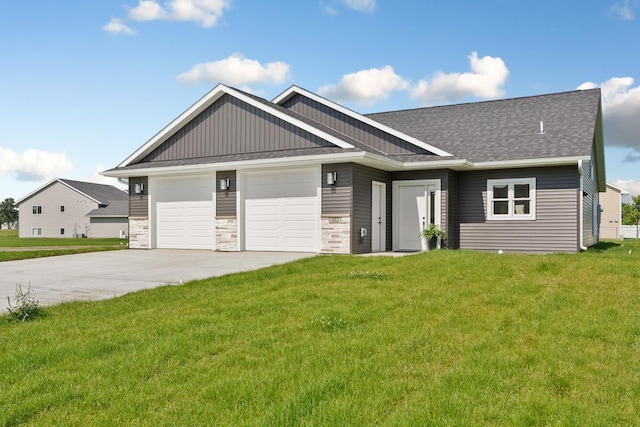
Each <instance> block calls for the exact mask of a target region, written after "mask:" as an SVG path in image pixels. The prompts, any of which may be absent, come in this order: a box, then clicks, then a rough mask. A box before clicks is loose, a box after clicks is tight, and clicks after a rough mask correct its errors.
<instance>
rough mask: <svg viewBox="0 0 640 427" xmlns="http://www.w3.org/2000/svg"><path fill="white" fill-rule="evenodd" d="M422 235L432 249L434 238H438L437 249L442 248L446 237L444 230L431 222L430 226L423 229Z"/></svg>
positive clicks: (428, 247) (427, 245)
mask: <svg viewBox="0 0 640 427" xmlns="http://www.w3.org/2000/svg"><path fill="white" fill-rule="evenodd" d="M420 235H421V236H422V238H423V239H424V240H425V242H426V247H427V250H429V249H431V242H432V241H433V239H435V240H436V245H435V247H436V249H440V247H441V244H442V239H444V231H442V230H440V228H439V227H438V226H437V225H435V224H429V227H427V228H425V229H424V230H422V232H421V233H420Z"/></svg>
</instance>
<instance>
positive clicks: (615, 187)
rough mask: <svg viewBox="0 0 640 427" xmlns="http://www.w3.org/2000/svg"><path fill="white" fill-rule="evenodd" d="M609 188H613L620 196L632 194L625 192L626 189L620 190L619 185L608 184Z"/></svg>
mask: <svg viewBox="0 0 640 427" xmlns="http://www.w3.org/2000/svg"><path fill="white" fill-rule="evenodd" d="M607 187H609V188H611V189H612V190H615V191H617V192H618V193H620V194H630V193H629V192H628V191H627V190H625V189H624V188H620V187H618V186H617V185H614V184H611V183H610V182H607Z"/></svg>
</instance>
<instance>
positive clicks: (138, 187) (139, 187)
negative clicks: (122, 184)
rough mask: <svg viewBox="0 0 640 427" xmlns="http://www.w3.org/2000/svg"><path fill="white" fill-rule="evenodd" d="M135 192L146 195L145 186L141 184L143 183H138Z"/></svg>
mask: <svg viewBox="0 0 640 427" xmlns="http://www.w3.org/2000/svg"><path fill="white" fill-rule="evenodd" d="M133 192H134V193H136V194H142V193H144V184H143V183H142V182H141V183H138V184H136V185H134V186H133Z"/></svg>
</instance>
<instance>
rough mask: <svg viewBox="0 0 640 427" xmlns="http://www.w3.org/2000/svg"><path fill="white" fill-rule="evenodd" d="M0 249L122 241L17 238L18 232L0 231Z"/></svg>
mask: <svg viewBox="0 0 640 427" xmlns="http://www.w3.org/2000/svg"><path fill="white" fill-rule="evenodd" d="M0 231H1V233H0V248H29V247H43V246H55V247H59V246H115V245H120V242H123V241H124V240H122V239H118V238H115V239H113V238H111V239H100V238H96V239H94V238H87V239H74V238H72V237H71V238H70V237H22V238H20V237H18V230H0Z"/></svg>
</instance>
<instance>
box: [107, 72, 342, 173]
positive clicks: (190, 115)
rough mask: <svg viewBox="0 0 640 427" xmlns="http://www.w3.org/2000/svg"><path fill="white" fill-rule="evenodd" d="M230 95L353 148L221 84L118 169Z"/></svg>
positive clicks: (308, 130)
mask: <svg viewBox="0 0 640 427" xmlns="http://www.w3.org/2000/svg"><path fill="white" fill-rule="evenodd" d="M225 94H227V95H231V96H233V97H234V98H237V99H239V100H241V101H244V102H246V103H247V104H249V105H252V106H254V107H256V108H258V109H260V110H262V111H264V112H266V113H269V114H271V115H273V116H275V117H278V118H279V119H282V120H284V121H286V122H288V123H291V124H292V125H294V126H296V127H299V128H300V129H303V130H305V131H307V132H309V133H311V134H314V135H316V136H318V137H320V138H322V139H324V140H326V141H329V142H331V143H332V144H335V145H336V146H338V147H340V148H354V147H353V145H351V144H349V143H348V142H346V141H343V140H341V139H340V138H336V137H335V136H333V135H330V134H328V133H326V132H323V131H321V130H319V129H317V128H315V127H313V126H311V125H309V124H307V123H305V122H303V121H300V120H298V119H296V118H293V117H291V116H289V115H287V114H284V113H282V112H281V111H278V110H276V109H275V108H272V107H269V106H268V105H266V104H263V103H262V102H258V101H256V100H255V99H253V98H251V97H249V96H246V95H245V94H244V93H241V92H238V91H237V90H234V89H232V88H230V87H228V86H225V85H223V84H218V85H217V86H216V87H214V88H213V89H212V90H210V91H209V92H208V93H207V94H206V95H205V96H203V97H202V98H200V99H199V100H198V101H197V102H196V103H195V104H193V105H192V106H191V107H189V108H188V109H187V110H186V111H185V112H184V113H182V114H181V115H180V116H178V117H177V118H176V119H175V120H173V121H172V122H171V123H169V124H168V125H167V126H165V127H164V128H163V129H162V130H161V131H160V132H158V133H157V134H155V135H154V136H153V137H152V138H151V139H150V140H149V141H147V142H146V143H145V144H144V145H143V146H142V147H140V148H139V149H138V150H136V151H135V152H134V153H133V154H131V155H130V156H129V157H127V158H126V159H125V160H124V161H123V162H122V163H120V164H119V165H118V167H123V166H127V165H129V164H130V163H132V162H134V161H136V160H139V159H140V158H141V157H143V156H144V155H146V154H148V153H150V152H151V151H153V150H154V149H155V148H157V147H158V146H159V145H160V144H162V143H163V142H165V141H166V140H167V139H169V137H171V136H172V135H173V134H175V133H176V132H177V131H178V130H179V129H181V128H182V127H183V126H185V125H186V124H187V123H189V122H190V121H191V120H193V119H194V118H195V117H196V116H197V115H198V114H200V113H202V112H203V111H204V110H205V109H207V108H208V107H209V106H211V105H212V104H213V103H214V102H216V101H217V100H218V99H220V98H221V97H222V96H223V95H225Z"/></svg>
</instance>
